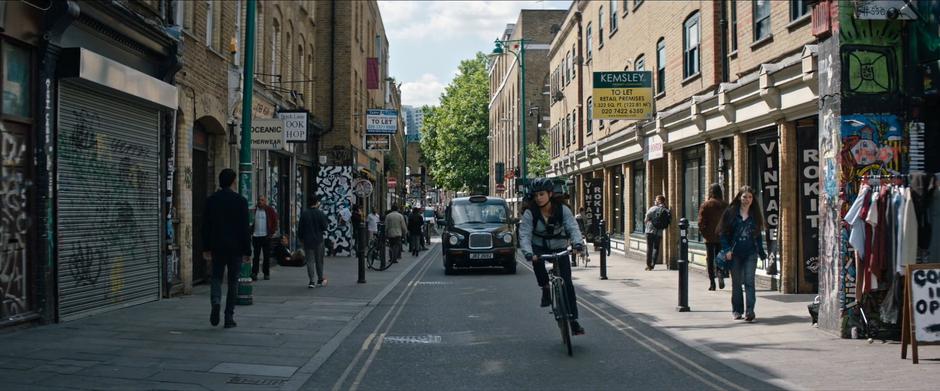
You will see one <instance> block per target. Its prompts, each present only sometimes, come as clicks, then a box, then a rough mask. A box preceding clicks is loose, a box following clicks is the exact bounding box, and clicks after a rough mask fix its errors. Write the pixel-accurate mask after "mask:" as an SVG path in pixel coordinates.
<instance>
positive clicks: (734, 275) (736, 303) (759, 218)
mask: <svg viewBox="0 0 940 391" xmlns="http://www.w3.org/2000/svg"><path fill="white" fill-rule="evenodd" d="M754 194H755V192H754V189H752V188H751V187H750V186H743V187H741V189H740V190H738V194H737V195H735V196H734V200H733V201H731V206H730V207H728V209H727V210H726V211H725V214H724V215H723V216H722V217H721V223H720V224H719V227H721V228H720V231H719V232H720V235H721V248H722V249H724V250H726V251H727V253H726V256H725V259H727V260H728V261H730V262H731V312H732V316H733V319H734V320H741V319H744V320H745V321H748V322H753V321H754V318H755V317H756V315H755V314H754V305H755V304H756V301H757V293H756V292H755V290H754V278H755V273H756V272H757V258H758V257H760V258H761V259H767V253H765V252H764V235H763V232H764V215H763V212H762V211H761V208H760V203H759V202H757V201H756V200H755V199H754ZM742 285H743V287H744V290H743V292H742V289H741V287H742ZM742 293H743V294H744V298H743V299H742V297H741V296H742V295H741V294H742ZM745 302H746V304H747V306H746V307H745Z"/></svg>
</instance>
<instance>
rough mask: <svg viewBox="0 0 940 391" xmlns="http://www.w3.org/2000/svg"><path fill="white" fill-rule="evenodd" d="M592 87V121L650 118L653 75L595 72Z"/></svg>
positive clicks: (634, 72)
mask: <svg viewBox="0 0 940 391" xmlns="http://www.w3.org/2000/svg"><path fill="white" fill-rule="evenodd" d="M593 87H594V90H593V97H594V108H593V114H592V115H593V118H594V119H602V120H603V119H650V118H652V116H653V73H652V72H650V71H624V72H594V84H593Z"/></svg>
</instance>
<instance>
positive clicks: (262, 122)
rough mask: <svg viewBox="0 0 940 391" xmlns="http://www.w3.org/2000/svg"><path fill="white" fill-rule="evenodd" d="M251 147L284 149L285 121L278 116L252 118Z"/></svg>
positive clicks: (256, 148)
mask: <svg viewBox="0 0 940 391" xmlns="http://www.w3.org/2000/svg"><path fill="white" fill-rule="evenodd" d="M251 149H254V150H260V151H274V150H280V149H284V121H283V120H280V119H277V118H258V119H253V120H251Z"/></svg>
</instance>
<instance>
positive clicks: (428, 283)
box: [415, 281, 453, 286]
mask: <svg viewBox="0 0 940 391" xmlns="http://www.w3.org/2000/svg"><path fill="white" fill-rule="evenodd" d="M451 284H453V283H452V282H447V281H418V282H416V283H415V285H430V286H440V285H451Z"/></svg>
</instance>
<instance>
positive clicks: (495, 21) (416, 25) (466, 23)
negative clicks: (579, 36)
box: [379, 1, 570, 42]
mask: <svg viewBox="0 0 940 391" xmlns="http://www.w3.org/2000/svg"><path fill="white" fill-rule="evenodd" d="M569 4H570V2H569V1H434V2H430V1H380V2H379V8H380V10H381V12H382V21H383V23H384V24H385V30H386V33H387V34H388V36H389V40H390V41H392V40H394V41H396V42H401V41H411V40H417V41H422V40H431V41H446V40H452V39H456V38H465V37H466V36H467V35H472V36H475V37H477V38H483V39H493V38H497V37H499V36H500V35H502V33H503V30H505V27H506V24H508V23H515V22H516V19H517V18H518V17H519V10H521V9H523V8H525V9H565V8H567V7H568V5H569Z"/></svg>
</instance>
